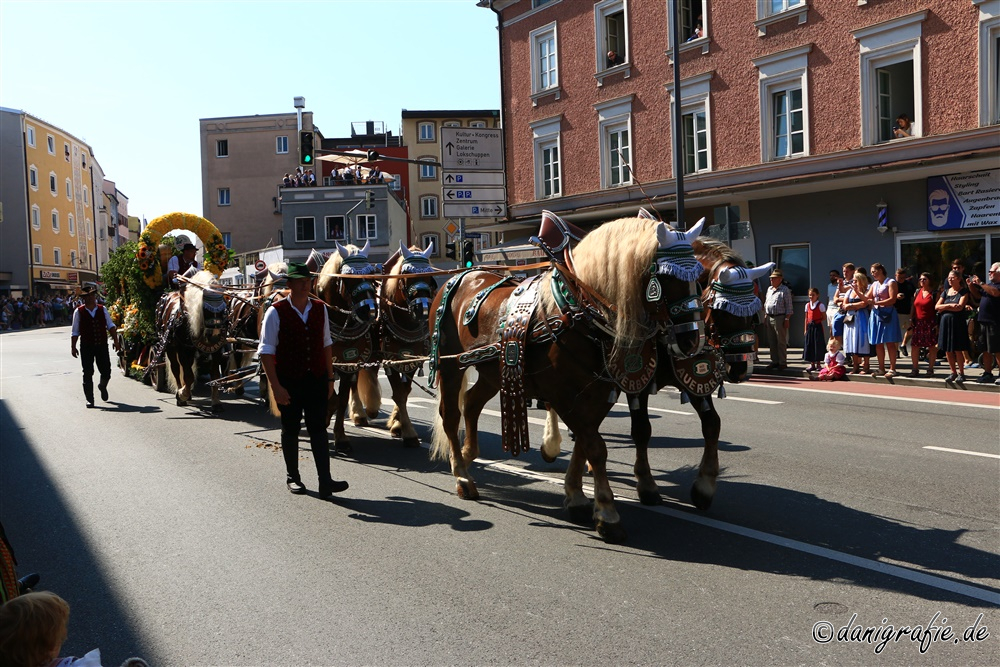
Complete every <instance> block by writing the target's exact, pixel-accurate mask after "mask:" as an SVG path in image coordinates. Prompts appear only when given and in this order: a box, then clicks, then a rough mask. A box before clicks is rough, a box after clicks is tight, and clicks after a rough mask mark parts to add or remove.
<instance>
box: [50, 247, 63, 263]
mask: <svg viewBox="0 0 1000 667" xmlns="http://www.w3.org/2000/svg"><path fill="white" fill-rule="evenodd" d="M52 263H53V264H55V265H56V266H62V249H60V248H53V249H52Z"/></svg>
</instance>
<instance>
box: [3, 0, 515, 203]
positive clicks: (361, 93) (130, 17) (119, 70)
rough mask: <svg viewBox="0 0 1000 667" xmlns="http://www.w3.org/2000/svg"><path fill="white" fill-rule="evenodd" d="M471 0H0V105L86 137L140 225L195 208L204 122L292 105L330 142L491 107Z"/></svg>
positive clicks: (485, 29)
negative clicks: (378, 125) (373, 128)
mask: <svg viewBox="0 0 1000 667" xmlns="http://www.w3.org/2000/svg"><path fill="white" fill-rule="evenodd" d="M499 72H500V68H499V62H498V47H497V30H496V16H495V14H493V12H491V11H490V10H489V9H484V8H480V7H476V1H475V0H324V1H319V0H317V1H314V2H270V1H263V0H258V1H255V0H241V1H240V2H222V1H213V0H199V1H198V2H182V1H164V0H158V1H153V0H130V1H128V2H110V1H109V2H95V1H91V0H75V1H72V2H55V1H48V0H30V1H29V0H0V106H4V107H7V108H10V109H18V110H22V111H25V112H27V113H30V114H31V115H33V116H36V117H38V118H40V119H42V120H44V121H46V122H48V123H51V124H53V125H55V126H57V127H59V128H61V129H63V130H65V131H66V132H69V133H70V134H72V135H74V136H75V137H77V138H78V139H81V140H83V141H85V142H86V143H88V144H89V145H90V147H91V149H92V150H93V151H94V157H95V158H96V159H97V161H98V162H99V163H100V165H101V168H102V169H103V170H104V172H105V176H106V177H107V178H109V179H110V180H113V181H114V182H115V184H116V185H117V187H118V189H119V190H120V191H121V192H123V193H124V194H125V195H126V196H127V197H128V199H129V205H128V209H129V214H130V215H137V216H139V217H140V218H141V217H145V218H146V219H147V220H152V219H153V218H155V217H157V216H160V215H164V214H166V213H170V212H173V211H183V212H186V213H195V214H198V215H200V214H201V213H202V204H201V202H202V199H201V152H200V146H199V138H198V128H199V124H198V121H199V119H201V118H213V117H219V116H242V115H253V114H269V113H285V112H294V111H295V108H294V106H293V103H292V99H293V98H294V97H296V96H300V95H301V96H304V97H305V98H306V108H305V110H306V111H312V112H313V121H314V122H315V124H316V125H317V126H318V127H319V128H320V129H321V130H322V132H323V134H324V135H325V136H327V137H343V136H349V135H350V132H351V123H352V122H358V121H367V120H374V121H382V122H384V123H385V125H386V128H387V129H389V130H391V131H392V132H393V133H394V134H399V127H400V112H401V111H402V110H403V109H411V110H417V109H497V108H499V105H500V83H499V81H500V73H499Z"/></svg>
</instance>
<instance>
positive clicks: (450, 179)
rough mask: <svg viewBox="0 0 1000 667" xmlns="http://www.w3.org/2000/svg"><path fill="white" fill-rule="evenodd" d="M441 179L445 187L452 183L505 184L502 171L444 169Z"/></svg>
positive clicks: (455, 184) (457, 185)
mask: <svg viewBox="0 0 1000 667" xmlns="http://www.w3.org/2000/svg"><path fill="white" fill-rule="evenodd" d="M441 181H442V182H443V183H444V184H445V187H450V186H452V185H454V186H456V187H462V186H467V185H504V177H503V172H502V171H442V172H441Z"/></svg>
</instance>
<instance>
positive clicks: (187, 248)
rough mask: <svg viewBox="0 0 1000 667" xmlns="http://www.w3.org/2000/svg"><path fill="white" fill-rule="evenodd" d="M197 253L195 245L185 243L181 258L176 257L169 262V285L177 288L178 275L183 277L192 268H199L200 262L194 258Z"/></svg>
mask: <svg viewBox="0 0 1000 667" xmlns="http://www.w3.org/2000/svg"><path fill="white" fill-rule="evenodd" d="M197 251H198V248H197V247H196V246H195V245H194V244H193V243H185V244H184V245H183V246H182V247H181V256H180V257H177V256H176V255H174V256H173V257H171V258H170V260H169V261H168V262H167V283H168V284H169V285H173V286H175V287H176V286H177V281H176V279H177V276H178V275H181V276H183V275H184V274H185V273H186V272H187V270H188V269H190V268H191V267H192V266H193V267H194V268H196V269H197V268H198V262H197V261H196V260H195V258H194V255H195V253H196V252H197Z"/></svg>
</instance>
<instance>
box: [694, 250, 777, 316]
mask: <svg viewBox="0 0 1000 667" xmlns="http://www.w3.org/2000/svg"><path fill="white" fill-rule="evenodd" d="M774 266H775V264H774V262H768V263H767V264H764V265H763V266H758V267H757V268H754V269H749V268H746V267H743V266H733V267H729V268H727V269H723V270H722V271H720V272H719V275H718V276H717V277H716V278H715V280H713V281H712V284H711V285H710V286H709V287H711V289H712V294H713V296H714V298H713V300H712V308H713V309H716V310H724V311H726V312H727V313H730V314H732V315H736V316H737V317H751V316H752V315H754V314H755V313H757V311H759V310H760V299H759V298H758V297H757V295H756V294H754V293H753V284H754V281H755V280H757V279H758V278H760V277H761V276H767V275H770V273H771V269H772V268H774Z"/></svg>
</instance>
